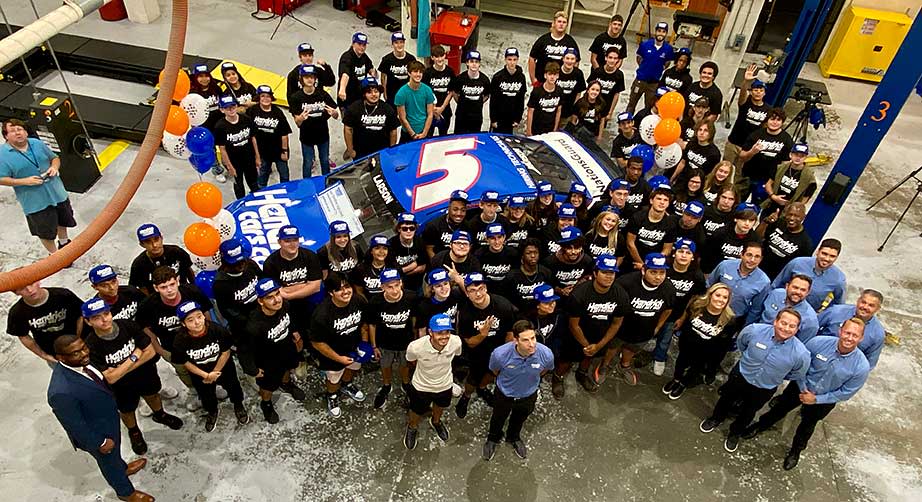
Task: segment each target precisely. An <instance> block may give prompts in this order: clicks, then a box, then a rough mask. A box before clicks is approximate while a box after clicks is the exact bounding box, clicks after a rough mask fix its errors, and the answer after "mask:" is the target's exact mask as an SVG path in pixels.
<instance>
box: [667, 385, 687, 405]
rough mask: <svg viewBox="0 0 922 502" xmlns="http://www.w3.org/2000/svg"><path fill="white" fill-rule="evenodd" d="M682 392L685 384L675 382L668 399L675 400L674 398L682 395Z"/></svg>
mask: <svg viewBox="0 0 922 502" xmlns="http://www.w3.org/2000/svg"><path fill="white" fill-rule="evenodd" d="M682 394H685V384H683V383H677V384H676V386H675V387H674V388H673V389H672V391H671V392H670V393H669V399H671V400H673V401H675V400H676V399H678V398H680V397H682Z"/></svg>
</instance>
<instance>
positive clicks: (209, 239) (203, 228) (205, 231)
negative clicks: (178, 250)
mask: <svg viewBox="0 0 922 502" xmlns="http://www.w3.org/2000/svg"><path fill="white" fill-rule="evenodd" d="M182 240H183V242H184V243H185V244H186V249H188V250H189V252H191V253H192V254H194V255H195V256H212V255H214V254H215V253H217V252H218V247H219V246H220V245H221V236H220V235H219V234H218V231H217V230H216V229H215V228H214V227H213V226H211V225H209V224H207V223H201V222H200V223H193V224H191V225H189V227H188V228H186V232H185V233H184V234H183V238H182Z"/></svg>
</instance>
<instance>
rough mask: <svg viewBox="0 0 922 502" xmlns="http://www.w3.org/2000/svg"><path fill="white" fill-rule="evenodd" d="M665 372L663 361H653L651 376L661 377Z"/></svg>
mask: <svg viewBox="0 0 922 502" xmlns="http://www.w3.org/2000/svg"><path fill="white" fill-rule="evenodd" d="M665 372H666V362H665V361H653V374H654V375H656V376H663V373H665Z"/></svg>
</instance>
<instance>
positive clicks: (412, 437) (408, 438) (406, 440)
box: [403, 425, 419, 450]
mask: <svg viewBox="0 0 922 502" xmlns="http://www.w3.org/2000/svg"><path fill="white" fill-rule="evenodd" d="M417 437H419V429H411V428H410V426H409V425H408V426H407V432H406V434H404V435H403V445H404V446H406V447H407V449H408V450H412V449H414V448H416V439H417Z"/></svg>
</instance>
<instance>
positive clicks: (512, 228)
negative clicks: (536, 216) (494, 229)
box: [506, 222, 535, 249]
mask: <svg viewBox="0 0 922 502" xmlns="http://www.w3.org/2000/svg"><path fill="white" fill-rule="evenodd" d="M520 223H522V224H519V223H509V224H508V225H507V226H506V246H507V247H510V248H512V249H519V247H520V246H521V245H522V243H523V242H525V240H526V239H528V238H529V237H531V236H532V235H534V233H535V224H534V222H532V223H524V222H520Z"/></svg>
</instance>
